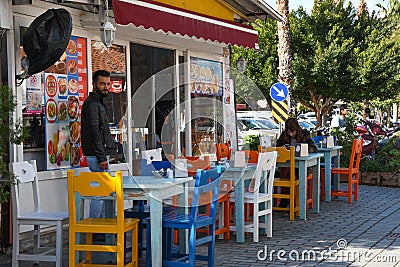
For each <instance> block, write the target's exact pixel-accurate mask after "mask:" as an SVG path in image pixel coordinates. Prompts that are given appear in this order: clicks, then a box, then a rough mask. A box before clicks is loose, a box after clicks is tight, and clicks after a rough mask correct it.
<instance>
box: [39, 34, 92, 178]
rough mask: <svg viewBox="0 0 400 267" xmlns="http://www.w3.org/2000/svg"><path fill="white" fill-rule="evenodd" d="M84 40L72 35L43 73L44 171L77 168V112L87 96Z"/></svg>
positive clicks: (78, 149) (78, 151) (78, 115)
mask: <svg viewBox="0 0 400 267" xmlns="http://www.w3.org/2000/svg"><path fill="white" fill-rule="evenodd" d="M86 49H87V47H86V39H85V38H80V37H74V36H72V37H71V39H70V41H69V43H68V46H67V49H66V52H65V53H64V55H63V56H62V57H61V58H60V60H59V61H58V62H56V63H55V64H54V65H53V66H52V67H50V68H49V69H47V70H46V71H45V73H44V79H43V81H44V95H45V114H46V116H45V117H46V119H45V131H46V135H45V136H46V140H45V144H46V152H47V153H46V168H47V169H48V170H50V169H59V168H70V167H79V166H80V159H81V149H80V111H81V107H82V103H83V101H84V100H85V98H86V96H87V73H86V67H87V62H86Z"/></svg>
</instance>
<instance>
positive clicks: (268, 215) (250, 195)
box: [231, 151, 277, 242]
mask: <svg viewBox="0 0 400 267" xmlns="http://www.w3.org/2000/svg"><path fill="white" fill-rule="evenodd" d="M276 158H277V152H276V151H273V152H266V153H260V154H259V158H258V163H257V168H256V171H255V173H254V180H255V183H254V190H253V191H252V192H245V194H244V203H245V204H246V203H251V204H253V205H252V206H253V221H252V222H251V223H250V224H246V225H245V228H244V229H245V232H251V233H253V241H254V242H258V228H264V229H265V233H266V234H267V237H272V206H273V205H272V195H273V194H272V192H273V183H274V174H275V165H276ZM263 182H265V183H266V192H260V186H261V184H262V183H263ZM231 202H235V196H234V194H232V195H231ZM260 204H264V207H262V208H261V207H260ZM261 206H262V205H261ZM261 217H265V220H264V223H260V220H259V219H260V218H261Z"/></svg>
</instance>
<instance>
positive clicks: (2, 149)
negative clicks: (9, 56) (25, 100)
mask: <svg viewBox="0 0 400 267" xmlns="http://www.w3.org/2000/svg"><path fill="white" fill-rule="evenodd" d="M15 107H16V102H15V101H14V95H13V92H12V89H11V88H9V87H8V86H7V85H1V87H0V158H1V159H2V160H1V161H0V178H2V182H0V203H4V202H7V201H8V199H9V190H8V188H9V186H10V185H12V184H14V175H13V174H12V173H10V172H8V170H7V164H6V163H5V161H4V158H5V157H7V147H8V143H9V142H11V143H13V144H20V143H21V142H22V141H23V140H24V139H25V138H26V137H27V135H28V132H27V131H26V129H25V128H24V127H23V126H22V124H21V123H20V122H18V121H17V122H16V123H15V124H13V122H12V120H10V118H12V116H11V115H12V112H13V111H14V109H15ZM8 141H9V142H8Z"/></svg>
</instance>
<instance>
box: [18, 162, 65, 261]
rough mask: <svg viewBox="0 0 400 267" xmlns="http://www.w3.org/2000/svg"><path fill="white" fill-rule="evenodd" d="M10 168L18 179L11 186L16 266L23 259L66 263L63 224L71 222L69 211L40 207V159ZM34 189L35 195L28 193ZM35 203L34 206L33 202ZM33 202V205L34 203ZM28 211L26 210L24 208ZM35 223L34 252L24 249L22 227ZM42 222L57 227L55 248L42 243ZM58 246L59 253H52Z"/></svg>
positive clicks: (44, 224)
mask: <svg viewBox="0 0 400 267" xmlns="http://www.w3.org/2000/svg"><path fill="white" fill-rule="evenodd" d="M10 171H11V173H13V174H14V175H15V177H16V183H15V184H14V185H13V186H12V187H11V200H12V220H13V251H12V266H18V265H19V262H20V261H34V262H55V264H56V266H57V267H60V266H61V264H62V245H63V239H62V236H63V227H64V226H65V225H67V224H68V217H69V216H68V212H63V211H60V212H57V211H53V212H48V211H43V210H41V208H40V201H39V200H40V193H39V184H38V178H37V175H36V161H34V160H32V161H31V162H30V163H29V162H27V161H23V162H13V163H10ZM28 192H31V195H28ZM25 204H28V205H29V206H33V207H32V210H30V209H29V206H27V205H25ZM32 204H33V205H32ZM22 211H25V212H22ZM21 226H33V229H34V243H33V253H29V252H26V253H21V252H20V229H21V228H20V227H21ZM41 226H47V227H49V226H55V227H56V245H55V249H54V248H46V249H47V250H45V248H44V247H42V246H41V242H40V230H41ZM54 250H55V252H56V253H55V255H54V256H52V255H49V254H48V253H49V252H50V251H54Z"/></svg>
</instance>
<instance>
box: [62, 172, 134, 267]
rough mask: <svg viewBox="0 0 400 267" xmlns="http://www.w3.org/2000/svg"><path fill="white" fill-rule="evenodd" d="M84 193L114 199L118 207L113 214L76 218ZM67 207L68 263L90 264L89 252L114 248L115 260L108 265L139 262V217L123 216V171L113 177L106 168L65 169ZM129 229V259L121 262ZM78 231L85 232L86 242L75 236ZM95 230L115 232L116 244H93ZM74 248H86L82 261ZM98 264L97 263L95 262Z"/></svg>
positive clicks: (110, 250) (81, 250)
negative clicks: (78, 258) (112, 215)
mask: <svg viewBox="0 0 400 267" xmlns="http://www.w3.org/2000/svg"><path fill="white" fill-rule="evenodd" d="M82 196H85V197H96V196H97V197H103V198H111V199H115V201H116V207H117V213H116V214H117V217H116V218H86V219H81V220H80V219H79V218H80V215H79V214H77V206H79V205H80V203H79V202H81V201H82ZM68 207H69V211H70V220H69V266H89V265H93V263H92V252H95V251H97V252H113V253H116V254H117V257H116V258H117V262H116V264H114V265H107V266H117V267H120V266H138V247H137V243H138V223H139V220H138V219H131V218H125V217H124V195H123V189H122V172H121V171H117V172H116V173H115V177H113V176H111V175H109V174H108V173H107V172H83V173H80V174H79V176H74V171H72V170H69V171H68ZM128 232H131V234H132V244H131V253H132V259H131V262H129V263H124V258H125V251H124V247H125V242H126V240H125V234H126V233H128ZM77 233H85V234H86V243H85V244H81V243H79V241H78V240H77ZM94 233H105V234H115V235H116V244H113V245H110V244H93V243H92V240H93V234H94ZM77 252H85V257H84V261H83V262H79V263H77V254H79V253H77ZM95 266H100V265H98V264H97V265H95Z"/></svg>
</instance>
